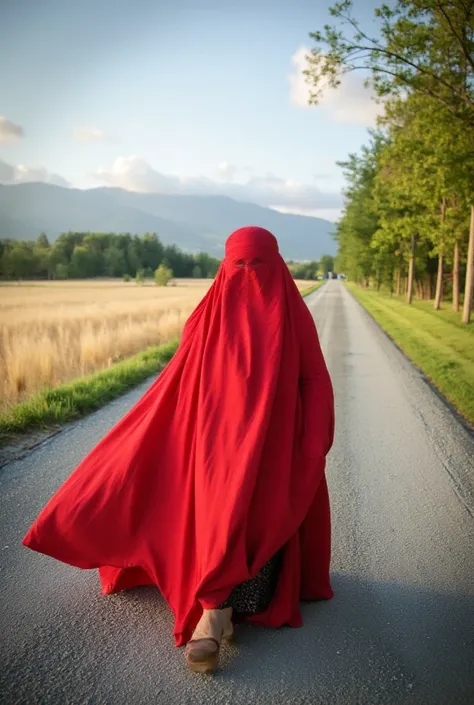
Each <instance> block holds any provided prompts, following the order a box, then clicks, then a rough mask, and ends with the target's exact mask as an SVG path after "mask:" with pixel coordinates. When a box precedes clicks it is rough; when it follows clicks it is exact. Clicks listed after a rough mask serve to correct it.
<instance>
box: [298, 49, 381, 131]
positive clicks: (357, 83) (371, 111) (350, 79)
mask: <svg viewBox="0 0 474 705" xmlns="http://www.w3.org/2000/svg"><path fill="white" fill-rule="evenodd" d="M308 53H309V50H308V49H306V48H304V47H303V48H302V49H299V50H298V51H297V52H296V53H295V54H293V56H292V57H291V62H292V64H293V71H292V73H290V75H289V77H288V78H289V82H290V100H291V102H292V103H293V104H294V105H296V106H298V107H299V108H309V107H310V106H309V104H308V100H309V96H310V92H311V91H310V87H309V85H308V83H307V82H306V76H304V74H303V71H304V70H305V69H306V68H307V66H308V62H307V59H306V56H307V54H308ZM364 81H365V77H364V76H362V75H361V74H359V73H356V72H353V73H348V74H345V75H344V76H343V77H342V79H341V85H340V86H339V87H338V88H335V89H334V88H329V87H328V86H327V85H326V87H325V88H324V89H323V94H322V96H321V98H320V99H319V102H318V106H319V107H321V108H322V109H323V110H324V111H325V112H326V113H327V114H328V115H329V116H330V117H332V118H333V119H334V120H335V121H336V122H340V123H353V124H358V125H365V126H367V127H370V126H374V125H375V124H376V121H377V117H378V116H379V115H381V114H382V113H383V105H381V104H378V103H376V102H375V100H374V99H375V93H374V91H373V89H372V88H366V87H365V86H364Z"/></svg>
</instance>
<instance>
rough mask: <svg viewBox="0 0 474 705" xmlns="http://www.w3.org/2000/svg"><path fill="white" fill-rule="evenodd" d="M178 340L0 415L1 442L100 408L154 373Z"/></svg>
mask: <svg viewBox="0 0 474 705" xmlns="http://www.w3.org/2000/svg"><path fill="white" fill-rule="evenodd" d="M177 346H178V342H177V341H173V342H171V343H168V344H166V345H160V346H157V347H153V348H148V349H147V350H144V351H143V352H141V353H138V354H137V355H134V356H133V357H130V358H128V359H127V360H123V361H122V362H118V363H117V364H116V365H114V366H113V367H110V368H109V369H107V370H103V371H102V372H97V373H95V374H93V375H89V376H88V377H82V378H81V379H78V380H75V381H73V382H70V383H69V384H64V385H61V386H60V387H56V388H55V389H50V390H46V391H44V392H41V393H39V394H36V395H34V396H32V397H31V398H30V399H28V400H27V401H25V402H23V403H21V404H18V405H17V406H15V407H13V408H12V409H11V410H10V411H8V412H6V413H4V414H2V415H0V445H4V444H5V443H7V442H8V441H9V440H11V437H12V436H14V435H16V434H19V433H24V432H25V431H29V430H31V429H37V428H41V429H47V428H50V427H55V426H60V425H62V424H64V423H66V422H68V421H72V420H73V419H76V418H79V417H80V416H84V415H86V414H88V413H90V412H91V411H94V410H96V409H99V408H100V407H101V406H104V404H107V402H109V401H112V399H115V398H116V397H118V396H120V395H121V394H123V393H124V392H126V391H127V390H129V389H131V388H133V387H135V386H136V385H137V384H139V383H140V382H143V381H144V380H146V379H147V378H148V377H150V376H151V375H153V374H156V373H158V372H160V371H161V370H162V369H163V367H164V366H165V365H166V364H167V363H168V362H169V361H170V360H171V358H172V357H173V355H174V353H175V351H176V348H177Z"/></svg>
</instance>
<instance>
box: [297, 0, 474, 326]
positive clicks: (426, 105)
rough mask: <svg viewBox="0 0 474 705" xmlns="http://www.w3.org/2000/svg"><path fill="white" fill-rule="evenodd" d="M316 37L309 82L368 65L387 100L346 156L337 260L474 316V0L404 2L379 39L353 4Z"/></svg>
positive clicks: (388, 16) (385, 14)
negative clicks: (356, 150) (357, 148)
mask: <svg viewBox="0 0 474 705" xmlns="http://www.w3.org/2000/svg"><path fill="white" fill-rule="evenodd" d="M331 13H332V15H333V16H334V17H335V18H336V24H335V25H334V26H328V27H326V28H325V29H324V31H323V32H315V33H313V34H312V37H313V39H314V40H315V43H316V46H315V47H314V48H313V50H312V52H311V55H310V57H309V61H310V66H309V69H308V71H307V78H308V81H309V82H310V84H312V85H313V87H314V92H313V95H312V101H313V102H317V101H318V99H319V97H320V95H321V91H322V90H323V87H324V85H327V83H328V82H329V84H330V85H331V86H333V87H337V86H338V85H339V83H340V81H341V77H342V76H343V75H344V74H345V73H347V72H351V71H357V70H359V69H362V70H364V71H366V72H367V75H368V76H369V81H370V82H371V84H372V86H373V88H374V89H375V91H376V93H377V95H378V97H379V99H380V100H382V101H383V104H384V115H383V117H382V118H381V119H380V124H379V129H378V130H376V131H373V132H372V133H371V141H370V144H369V145H368V146H367V147H365V148H363V149H362V151H361V153H360V154H357V155H351V156H350V157H349V159H348V161H346V162H344V163H343V164H342V167H343V169H344V172H345V176H346V178H347V181H348V188H347V190H346V206H345V210H344V213H343V216H342V219H341V221H340V223H339V226H338V240H339V259H338V262H337V266H338V267H339V268H341V269H343V270H345V271H346V273H347V274H348V275H349V276H350V277H351V278H352V279H354V280H357V281H361V282H362V283H365V284H367V283H368V282H370V281H373V282H375V283H376V285H377V286H379V287H380V286H381V285H382V284H387V285H389V286H390V288H391V290H393V291H395V292H397V293H402V292H403V291H404V292H405V293H406V296H407V301H408V302H409V303H411V302H412V299H413V296H414V294H415V292H417V293H418V295H419V296H422V297H425V298H428V297H429V298H434V306H435V308H436V309H438V308H439V307H440V306H441V302H442V299H443V296H444V295H445V294H446V293H447V292H448V291H449V292H450V293H452V302H453V308H454V310H455V311H458V310H459V308H460V305H461V299H462V291H464V301H463V312H462V320H463V322H464V323H468V322H469V321H470V319H471V311H472V305H473V289H474V1H473V0H397V1H396V2H395V3H392V4H391V6H390V7H389V6H388V5H382V6H381V7H379V8H378V9H377V10H376V11H375V15H376V18H378V20H379V31H378V34H377V35H376V36H370V35H369V34H368V33H367V32H366V31H364V29H363V28H362V26H361V23H360V22H359V21H358V20H357V19H356V18H355V17H354V16H353V12H352V3H351V2H350V0H343V2H339V3H336V4H335V5H334V6H333V7H332V8H331Z"/></svg>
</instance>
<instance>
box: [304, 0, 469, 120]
mask: <svg viewBox="0 0 474 705" xmlns="http://www.w3.org/2000/svg"><path fill="white" fill-rule="evenodd" d="M330 13H331V15H332V17H333V18H334V20H335V24H334V25H332V26H329V25H328V26H326V27H324V29H323V31H316V32H313V33H312V34H311V35H310V36H311V37H312V39H313V40H314V42H315V46H314V47H313V49H312V51H311V54H310V56H309V69H308V71H307V78H308V81H309V83H310V84H311V85H312V87H313V92H312V97H311V101H312V102H315V103H317V102H318V100H319V99H320V98H321V95H322V92H323V90H324V85H325V84H326V83H328V82H329V85H330V86H331V87H337V86H338V85H339V84H340V82H341V77H342V76H343V75H344V73H347V72H348V71H357V70H362V71H364V72H366V74H367V72H369V78H368V81H369V82H370V83H371V84H372V85H373V86H374V88H375V91H376V93H377V95H378V96H379V97H381V98H384V97H386V96H406V95H407V94H409V95H411V94H419V95H422V96H426V97H428V98H429V99H430V100H431V101H433V102H435V103H436V104H437V105H438V106H440V107H443V109H446V110H447V111H448V112H449V113H450V115H451V116H452V117H453V118H454V119H455V120H458V121H459V122H460V124H462V125H464V126H465V127H469V128H472V127H473V126H474V10H473V5H472V2H465V0H449V2H440V0H423V2H421V1H420V0H395V1H394V2H393V3H391V4H390V6H389V5H387V4H382V5H380V6H379V7H378V8H376V9H375V11H374V14H375V22H374V23H375V24H376V26H377V29H378V31H377V29H374V30H371V32H370V35H369V34H368V33H367V32H366V31H364V29H363V27H362V24H361V23H360V22H359V21H358V20H357V18H356V17H355V16H354V14H353V2H352V1H351V0H342V2H336V3H335V4H334V5H333V6H332V8H331V9H330Z"/></svg>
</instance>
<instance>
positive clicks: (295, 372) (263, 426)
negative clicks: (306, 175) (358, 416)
mask: <svg viewBox="0 0 474 705" xmlns="http://www.w3.org/2000/svg"><path fill="white" fill-rule="evenodd" d="M333 431H334V410H333V393H332V386H331V381H330V378H329V374H328V371H327V368H326V365H325V363H324V359H323V355H322V353H321V349H320V345H319V341H318V336H317V333H316V328H315V325H314V322H313V319H312V317H311V315H310V313H309V310H308V308H307V306H306V305H305V303H304V301H303V299H302V298H301V295H300V294H299V292H298V290H297V288H296V286H295V284H294V282H293V280H292V277H291V275H290V273H289V271H288V268H287V267H286V265H285V263H284V261H283V259H282V258H281V256H280V254H279V252H278V244H277V241H276V239H275V238H274V237H273V235H271V233H269V232H268V231H266V230H263V229H261V228H243V229H241V230H238V231H236V232H235V233H234V234H233V235H231V237H230V238H229V240H228V241H227V245H226V256H225V259H224V262H223V264H222V266H221V269H220V271H219V273H218V275H217V278H216V280H215V282H214V284H213V285H212V287H211V288H210V290H209V292H208V293H207V295H206V296H205V297H204V299H203V301H202V302H201V303H200V304H199V306H198V307H197V309H196V310H195V311H194V313H193V314H192V315H191V317H190V318H189V320H188V322H187V324H186V327H185V329H184V332H183V336H182V340H181V343H180V346H179V349H178V351H177V353H176V355H175V356H174V358H173V359H172V361H171V362H170V363H169V365H168V366H167V367H166V369H165V370H164V371H163V373H162V374H161V375H160V376H159V377H158V378H157V379H156V381H155V382H154V383H153V384H152V386H151V387H150V388H149V390H148V391H147V392H146V393H145V395H144V396H143V397H142V398H141V400H140V401H139V402H138V403H137V404H136V405H135V406H134V407H133V408H132V409H131V410H130V411H129V412H128V414H127V415H126V416H125V417H124V418H123V419H122V420H121V421H120V422H119V423H118V424H117V425H116V426H115V427H114V428H113V429H112V430H111V431H110V432H109V433H108V434H107V435H106V436H105V438H104V439H103V440H102V441H101V442H100V443H99V444H98V445H97V446H96V447H95V448H94V449H93V450H92V451H91V452H90V453H89V455H88V456H87V457H86V458H85V459H84V460H83V462H82V463H81V464H80V465H79V467H78V468H77V469H76V470H75V471H74V472H73V473H72V474H71V476H70V477H69V478H68V479H67V480H66V482H65V483H64V484H63V485H62V486H61V487H60V488H59V490H58V491H57V492H56V494H55V495H54V496H53V497H52V499H51V500H50V501H49V503H48V504H47V505H46V507H45V508H44V509H43V510H42V512H41V513H40V515H39V517H38V518H37V520H36V521H35V522H34V524H33V526H32V527H31V528H30V530H29V531H28V533H27V535H26V536H25V538H24V539H23V543H24V544H25V546H28V547H29V548H32V549H34V550H36V551H40V552H41V553H45V554H47V555H49V556H53V557H54V558H57V559H58V560H61V561H64V562H65V563H69V564H71V565H73V566H78V567H79V568H99V569H100V578H101V582H102V588H103V592H104V593H111V592H117V591H120V590H124V589H127V588H132V587H135V586H137V585H145V584H155V585H157V586H158V588H159V589H160V591H161V592H162V594H163V595H164V597H165V599H166V600H167V601H168V603H169V605H170V607H171V609H172V611H173V613H174V616H175V638H176V643H177V645H181V644H183V643H185V642H186V641H187V640H188V639H189V638H190V636H191V633H192V631H193V629H194V627H195V626H196V624H197V622H198V620H199V618H200V616H201V613H202V609H203V608H215V607H218V606H219V605H220V604H222V603H223V602H224V601H225V600H226V599H227V597H228V595H229V593H230V591H231V590H232V588H233V587H234V586H236V585H238V584H240V583H242V582H244V581H245V580H248V579H249V578H251V577H253V576H255V575H256V574H257V572H258V571H259V570H260V569H261V568H262V566H263V565H264V564H265V563H266V562H267V561H268V560H269V559H270V558H271V557H272V556H273V555H274V554H275V553H276V552H277V551H278V550H279V549H280V548H282V547H283V546H284V547H285V551H284V559H283V565H282V569H281V573H280V579H279V583H278V587H277V590H276V593H275V595H274V598H273V600H272V602H271V603H270V606H269V607H268V609H267V610H266V612H264V613H263V614H260V615H256V616H254V617H252V618H251V619H253V621H258V622H260V623H262V624H265V625H268V626H281V625H283V624H290V625H292V626H299V625H300V624H301V616H300V611H299V601H300V599H301V598H303V599H319V598H330V597H331V596H332V590H331V586H330V582H329V561H330V516H329V500H328V493H327V486H326V479H325V475H324V469H325V457H326V454H327V453H328V451H329V450H330V447H331V444H332V440H333Z"/></svg>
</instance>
